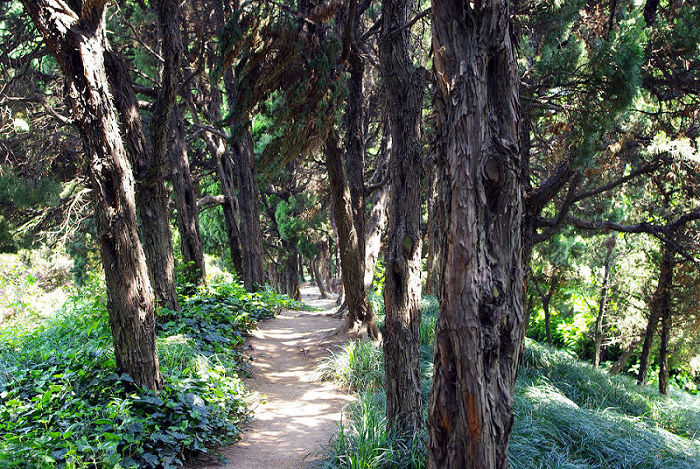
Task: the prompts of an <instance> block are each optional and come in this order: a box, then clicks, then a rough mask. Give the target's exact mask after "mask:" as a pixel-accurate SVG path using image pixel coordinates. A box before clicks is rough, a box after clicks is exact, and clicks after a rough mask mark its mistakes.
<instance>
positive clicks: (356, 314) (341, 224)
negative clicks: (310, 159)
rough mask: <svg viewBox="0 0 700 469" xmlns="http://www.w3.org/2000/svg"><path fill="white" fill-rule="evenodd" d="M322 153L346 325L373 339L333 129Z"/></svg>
mask: <svg viewBox="0 0 700 469" xmlns="http://www.w3.org/2000/svg"><path fill="white" fill-rule="evenodd" d="M325 156H326V166H327V169H328V182H329V184H330V187H331V197H332V199H333V215H334V218H335V226H336V229H337V230H338V247H339V251H340V260H341V263H342V270H343V272H342V277H343V287H344V292H345V303H346V304H347V308H348V312H347V315H346V324H345V327H346V328H354V327H356V326H358V325H360V326H362V327H363V328H366V330H367V334H368V335H369V336H370V337H372V338H373V339H376V338H378V337H379V329H378V328H377V325H376V324H375V321H374V313H373V311H372V306H371V305H370V303H369V298H367V291H366V290H365V283H364V255H363V250H364V249H361V248H360V243H361V241H360V237H359V236H358V234H357V228H356V227H355V223H354V222H353V214H352V201H351V197H350V186H349V185H348V182H347V176H346V175H345V170H344V168H343V162H342V159H341V150H340V148H339V145H338V135H337V133H336V132H335V130H332V131H331V132H330V133H329V135H328V137H327V138H326V147H325Z"/></svg>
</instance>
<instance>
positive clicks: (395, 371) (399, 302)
mask: <svg viewBox="0 0 700 469" xmlns="http://www.w3.org/2000/svg"><path fill="white" fill-rule="evenodd" d="M411 4H412V2H411V1H410V0H388V1H385V2H384V3H383V4H382V18H383V21H382V33H381V36H380V38H379V57H380V62H381V72H382V78H383V81H384V86H385V89H386V97H387V105H388V110H389V121H390V123H391V124H390V126H389V127H390V129H391V142H392V145H391V157H390V159H389V174H390V175H391V205H390V209H389V230H388V238H389V239H388V250H387V254H386V283H385V286H384V306H385V311H386V319H385V322H384V323H385V329H384V344H383V345H384V356H385V360H384V367H385V370H386V385H385V387H386V412H387V420H388V421H389V422H390V424H389V425H395V426H396V429H397V430H398V431H399V432H400V433H401V434H407V435H413V433H415V431H416V430H417V429H418V428H420V427H422V426H423V411H422V405H421V403H422V400H421V385H420V350H419V342H418V341H419V329H420V320H421V310H420V298H421V248H422V240H421V231H420V194H421V191H420V190H419V188H420V185H421V178H422V167H423V162H422V155H421V148H420V118H421V110H422V109H421V104H422V98H423V83H422V79H421V77H420V75H419V73H418V72H417V71H416V69H415V68H414V67H413V63H412V61H411V58H410V56H409V53H408V48H409V33H410V30H409V29H408V28H403V26H404V25H405V24H406V23H407V22H408V20H409V15H410V12H411ZM401 28H403V29H401ZM396 31H399V32H396Z"/></svg>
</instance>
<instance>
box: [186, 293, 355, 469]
mask: <svg viewBox="0 0 700 469" xmlns="http://www.w3.org/2000/svg"><path fill="white" fill-rule="evenodd" d="M302 297H303V300H304V302H306V303H307V304H308V305H310V306H313V307H316V308H319V309H321V311H311V312H306V311H283V312H282V313H280V314H279V315H278V316H277V317H276V318H275V319H271V320H269V321H264V322H262V323H261V324H260V327H259V328H258V329H256V330H255V331H253V333H252V337H250V338H249V340H248V341H247V344H248V345H250V346H252V349H250V350H248V353H249V354H250V355H251V357H252V358H253V362H252V363H253V370H252V377H251V378H249V379H247V380H246V386H247V387H248V388H249V389H251V390H253V391H256V392H258V393H260V394H263V395H265V396H267V398H266V400H265V401H263V403H261V404H260V405H259V406H258V407H257V408H255V409H254V420H253V421H252V422H251V424H250V425H249V426H247V427H246V428H245V429H244V431H243V434H242V439H241V440H240V441H239V442H238V443H236V444H235V445H233V446H230V447H227V448H224V450H223V451H221V453H222V454H223V455H224V456H225V457H226V458H227V459H228V464H227V465H225V466H224V467H225V468H226V469H256V468H260V469H287V468H304V467H307V466H308V465H310V464H311V463H312V462H313V461H314V460H318V459H319V456H320V455H321V449H322V448H323V446H325V445H327V444H328V443H329V441H330V438H331V436H332V435H333V433H334V432H335V431H336V423H337V422H338V421H339V420H340V412H341V409H342V408H343V406H344V405H345V404H347V403H349V402H351V401H352V397H351V396H350V395H348V394H346V393H344V392H342V391H339V390H338V389H337V388H336V387H335V386H334V385H333V384H331V383H319V382H316V381H314V375H315V372H316V366H317V364H318V361H319V360H320V359H321V358H323V357H325V356H328V355H329V353H330V352H329V349H330V350H336V349H337V348H339V347H340V346H341V345H342V344H343V343H345V342H347V340H348V337H347V336H335V337H330V338H329V337H327V335H328V333H329V332H331V331H333V330H334V329H336V328H337V327H338V326H339V325H340V322H341V321H340V320H338V319H335V318H333V317H330V316H328V314H329V313H330V311H329V310H330V309H332V308H333V307H334V303H335V299H326V300H323V299H321V298H320V295H319V292H318V289H317V288H316V287H310V286H307V287H303V288H302ZM188 467H191V468H195V467H198V468H207V469H209V468H211V469H214V468H221V467H222V466H220V465H218V464H202V465H194V464H193V463H190V465H189V466H188Z"/></svg>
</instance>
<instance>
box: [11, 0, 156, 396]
mask: <svg viewBox="0 0 700 469" xmlns="http://www.w3.org/2000/svg"><path fill="white" fill-rule="evenodd" d="M105 3H106V2H98V1H94V2H84V3H83V5H82V9H81V11H80V13H79V14H78V13H77V12H75V11H73V10H71V9H70V8H69V7H68V6H67V4H66V3H64V2H62V1H48V0H46V1H30V0H27V1H24V2H23V4H24V6H25V8H26V9H27V11H28V12H29V15H30V16H31V18H32V21H33V22H34V25H35V26H36V28H37V30H38V31H39V32H40V33H41V35H42V36H43V37H44V40H45V42H46V44H47V46H48V48H49V50H50V51H51V53H52V54H53V55H54V57H55V58H56V59H57V61H58V63H59V65H60V67H61V69H62V70H63V73H64V75H65V79H66V94H67V100H68V104H69V106H70V107H71V109H72V112H73V115H74V122H75V125H76V127H77V129H78V131H79V132H80V135H81V138H82V141H83V147H84V151H85V153H86V154H87V155H88V157H89V170H90V171H89V172H90V180H91V184H92V189H93V193H94V197H95V206H96V211H97V230H98V238H99V242H100V251H101V256H102V264H103V267H104V271H105V283H106V286H107V300H108V304H107V309H108V312H109V321H110V326H111V329H112V336H113V341H114V352H115V356H116V362H117V368H118V369H119V370H120V371H122V372H126V373H128V374H129V375H130V376H131V377H132V378H133V380H134V382H135V383H136V384H137V385H139V386H144V387H147V388H150V389H159V388H161V387H162V385H163V377H162V375H161V373H160V365H159V363H158V355H157V353H156V344H155V307H154V297H153V290H152V289H151V286H150V283H149V279H148V269H147V266H146V259H145V256H144V253H143V248H142V246H141V243H140V241H139V236H138V230H137V225H136V203H135V196H134V179H133V175H132V172H131V168H130V166H129V162H128V159H127V155H126V151H125V148H124V144H123V142H122V139H121V136H120V135H119V127H118V122H117V112H116V109H115V107H114V105H113V103H112V100H111V96H110V93H109V87H108V82H107V75H106V72H105V66H104V63H105V62H104V52H105V50H108V49H109V44H108V41H107V38H106V32H105Z"/></svg>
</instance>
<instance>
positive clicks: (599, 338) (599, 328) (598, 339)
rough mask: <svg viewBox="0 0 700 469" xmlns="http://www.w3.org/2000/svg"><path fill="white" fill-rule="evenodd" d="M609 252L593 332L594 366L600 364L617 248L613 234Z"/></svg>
mask: <svg viewBox="0 0 700 469" xmlns="http://www.w3.org/2000/svg"><path fill="white" fill-rule="evenodd" d="M607 248H608V250H607V253H606V254H605V264H604V265H605V273H604V274H603V283H602V285H601V288H600V304H599V305H598V316H597V317H596V320H595V331H594V333H593V343H594V355H593V367H594V368H598V367H599V366H600V349H601V346H602V344H603V320H604V319H605V308H606V306H607V303H608V286H609V283H610V268H611V266H612V253H613V249H614V248H615V236H611V237H610V238H609V239H608V241H607Z"/></svg>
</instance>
